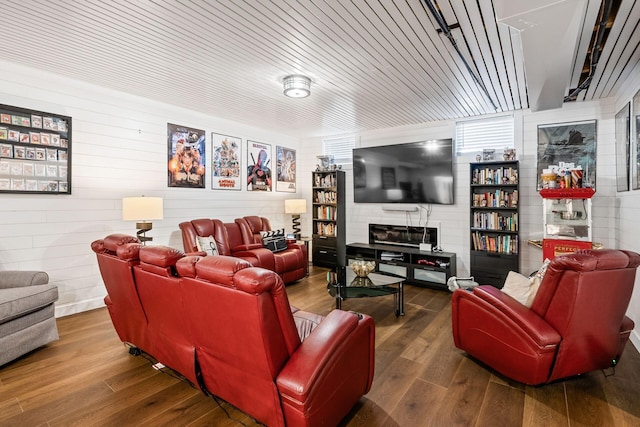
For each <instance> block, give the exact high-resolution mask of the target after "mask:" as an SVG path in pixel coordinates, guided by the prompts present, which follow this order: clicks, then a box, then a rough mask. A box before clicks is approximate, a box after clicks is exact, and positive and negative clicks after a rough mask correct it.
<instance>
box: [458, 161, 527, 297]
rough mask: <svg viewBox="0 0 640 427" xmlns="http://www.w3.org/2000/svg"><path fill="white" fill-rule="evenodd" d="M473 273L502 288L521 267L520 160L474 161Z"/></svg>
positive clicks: (472, 193)
mask: <svg viewBox="0 0 640 427" xmlns="http://www.w3.org/2000/svg"><path fill="white" fill-rule="evenodd" d="M470 168H471V170H470V172H471V173H470V176H471V183H470V188H471V198H470V207H471V208H470V212H471V228H470V239H471V257H470V258H471V268H470V270H471V275H472V276H473V277H474V278H475V280H476V281H477V282H478V283H481V284H491V285H494V286H497V287H502V285H503V284H504V280H505V279H506V277H507V274H508V273H509V271H510V270H513V271H518V270H519V264H520V259H519V251H520V241H519V224H518V222H519V207H518V206H519V192H518V173H519V164H518V162H517V161H504V162H481V163H471V165H470Z"/></svg>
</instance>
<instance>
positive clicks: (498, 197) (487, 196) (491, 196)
mask: <svg viewBox="0 0 640 427" xmlns="http://www.w3.org/2000/svg"><path fill="white" fill-rule="evenodd" d="M472 206H473V207H474V208H478V207H483V208H484V207H488V208H507V207H509V208H515V207H517V206H518V190H513V191H504V190H496V191H491V192H485V193H473V200H472Z"/></svg>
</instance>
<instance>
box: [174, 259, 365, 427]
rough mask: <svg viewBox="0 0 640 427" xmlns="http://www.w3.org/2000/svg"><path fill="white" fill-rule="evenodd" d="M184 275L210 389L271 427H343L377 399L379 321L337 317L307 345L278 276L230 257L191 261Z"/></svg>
mask: <svg viewBox="0 0 640 427" xmlns="http://www.w3.org/2000/svg"><path fill="white" fill-rule="evenodd" d="M176 268H177V270H178V273H179V275H180V276H181V277H182V278H183V279H182V280H183V286H182V292H183V298H184V303H185V305H186V306H187V307H189V311H190V313H189V319H190V320H191V321H192V323H191V325H190V329H191V333H192V334H193V339H194V342H195V343H196V354H197V358H198V362H199V365H200V367H201V370H202V382H201V388H202V389H204V390H207V391H208V392H210V393H212V394H214V395H217V396H220V397H221V398H222V399H224V400H226V401H227V402H229V403H231V404H233V405H234V406H236V407H238V408H239V409H241V410H242V411H245V412H247V413H248V414H250V415H251V416H253V417H254V418H256V419H257V420H258V421H260V422H262V423H265V424H266V425H269V426H284V425H287V426H319V425H328V426H329V425H337V424H338V422H339V421H340V420H341V419H342V418H343V417H344V416H345V415H346V414H347V413H348V412H349V410H350V409H351V408H352V407H353V405H354V404H355V403H356V402H357V401H358V399H359V398H360V397H361V396H362V395H364V394H366V393H367V392H368V391H369V389H370V387H371V382H372V380H373V373H374V351H375V350H374V348H375V338H374V335H375V325H374V323H373V320H372V319H371V317H369V316H367V315H360V314H356V313H351V312H346V311H342V310H334V311H332V312H331V313H329V315H328V316H327V317H325V318H324V319H323V320H322V321H321V322H320V323H319V324H318V325H317V327H315V328H314V329H313V330H312V331H310V333H309V334H308V336H306V337H305V336H304V335H303V336H302V338H303V339H301V337H300V334H299V332H298V330H299V328H297V325H296V321H295V319H294V315H292V313H291V307H290V305H289V302H288V299H287V294H286V291H285V287H284V283H283V281H282V279H281V278H280V277H279V276H278V275H277V274H275V273H274V272H272V271H268V270H265V269H261V268H254V267H251V266H250V265H249V264H248V263H246V262H244V261H242V260H239V259H237V258H232V257H225V256H213V257H212V256H207V257H197V256H189V257H185V258H183V259H181V260H179V261H178V262H177V263H176ZM296 314H297V313H296Z"/></svg>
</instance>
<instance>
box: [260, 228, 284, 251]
mask: <svg viewBox="0 0 640 427" xmlns="http://www.w3.org/2000/svg"><path fill="white" fill-rule="evenodd" d="M260 236H261V237H262V246H264V247H265V248H267V249H269V250H270V251H271V252H280V251H283V250H285V249H287V239H286V238H285V235H284V228H281V229H279V230H272V231H261V232H260Z"/></svg>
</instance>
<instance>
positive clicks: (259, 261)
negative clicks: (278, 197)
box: [180, 217, 308, 284]
mask: <svg viewBox="0 0 640 427" xmlns="http://www.w3.org/2000/svg"><path fill="white" fill-rule="evenodd" d="M251 218H258V220H260V221H261V225H260V226H262V227H264V226H265V224H266V226H267V227H270V226H269V222H268V220H267V219H266V218H261V219H260V218H259V217H251ZM252 226H255V227H258V226H257V225H255V224H254V225H252ZM252 226H249V225H248V224H247V223H246V221H245V220H244V219H236V220H235V221H234V222H232V223H223V222H222V221H220V220H218V219H208V218H201V219H194V220H191V221H186V222H182V223H180V230H182V243H183V246H184V250H185V252H187V253H195V252H197V251H198V246H197V244H196V238H197V236H201V237H208V236H213V238H214V239H215V241H216V245H217V247H218V251H219V253H220V255H226V256H233V257H237V258H241V259H244V260H246V261H248V262H249V263H250V264H251V265H253V266H254V267H262V268H266V269H267V270H271V271H275V272H276V273H278V275H279V276H280V277H281V278H282V280H283V281H284V282H285V283H287V284H288V283H292V282H295V281H296V280H299V279H301V278H303V277H304V276H305V275H306V274H307V268H308V261H307V249H306V246H305V245H303V244H301V245H299V244H296V243H290V244H288V248H287V249H285V250H284V251H280V252H276V253H273V252H271V251H270V250H268V249H266V248H264V247H263V246H262V240H261V238H256V237H255V235H256V234H257V236H260V231H261V230H256V232H255V233H254V231H253V229H252V228H251V227H252Z"/></svg>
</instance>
